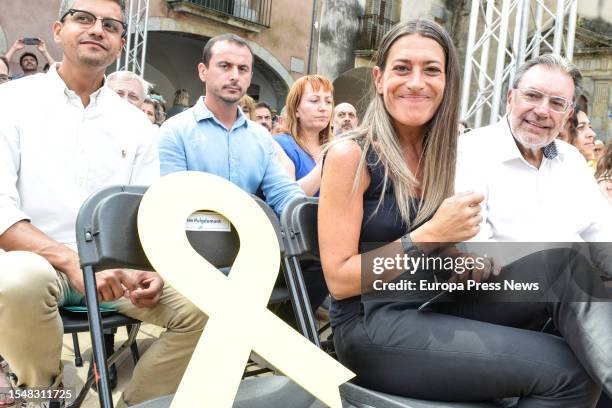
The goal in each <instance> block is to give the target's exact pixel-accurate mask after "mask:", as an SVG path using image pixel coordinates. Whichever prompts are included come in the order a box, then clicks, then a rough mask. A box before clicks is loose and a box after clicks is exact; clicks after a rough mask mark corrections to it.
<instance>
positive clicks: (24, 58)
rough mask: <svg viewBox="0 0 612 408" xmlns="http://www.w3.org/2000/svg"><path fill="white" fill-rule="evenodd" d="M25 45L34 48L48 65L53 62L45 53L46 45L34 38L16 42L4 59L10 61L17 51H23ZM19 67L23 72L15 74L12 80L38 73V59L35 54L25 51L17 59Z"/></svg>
mask: <svg viewBox="0 0 612 408" xmlns="http://www.w3.org/2000/svg"><path fill="white" fill-rule="evenodd" d="M27 45H29V46H35V47H36V49H38V51H39V52H40V53H41V54H42V55H43V57H45V59H46V60H47V63H48V64H49V65H51V64H53V63H54V62H55V60H54V59H53V57H52V56H51V54H49V51H47V45H46V44H45V42H44V41H43V40H41V39H40V38H36V37H26V38H21V39H18V40H16V41H15V42H14V43H13V45H12V46H11V48H10V49H9V50H8V51H7V53H6V59H7V60H9V61H11V60H12V58H13V56H15V53H17V51H20V50H23V49H24V48H25V47H26V46H27ZM19 66H20V67H21V70H22V71H23V74H16V75H15V76H14V79H18V78H21V77H24V76H28V75H34V74H37V73H38V57H37V56H36V54H34V53H32V52H29V51H26V52H24V53H23V54H21V56H20V57H19Z"/></svg>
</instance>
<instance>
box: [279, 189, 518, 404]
mask: <svg viewBox="0 0 612 408" xmlns="http://www.w3.org/2000/svg"><path fill="white" fill-rule="evenodd" d="M318 202H319V199H318V198H313V197H299V198H296V199H294V200H292V201H291V202H289V203H288V204H287V206H286V207H285V209H284V210H283V213H282V214H281V226H282V229H283V234H284V236H285V258H284V261H283V262H284V265H285V267H286V268H287V269H289V270H288V271H287V275H289V276H291V279H292V280H291V282H290V284H289V291H290V293H291V296H292V298H291V300H292V302H294V303H295V304H297V305H296V306H295V307H296V309H298V311H299V313H300V314H301V319H303V320H304V322H303V327H304V330H303V331H302V333H303V334H304V336H305V337H307V338H308V339H309V340H311V341H312V342H313V343H315V344H317V345H320V341H319V338H318V334H317V331H316V329H315V320H314V315H313V312H312V310H311V308H310V301H309V300H308V293H307V290H306V286H305V285H304V278H303V275H302V269H301V267H300V262H299V261H300V260H318V259H319V238H318V232H317V210H318ZM292 286H295V288H292ZM340 393H341V395H342V398H343V401H344V402H348V403H350V404H351V405H352V406H354V407H357V408H372V407H376V408H450V407H453V408H499V407H510V406H513V404H514V401H513V400H512V401H511V400H501V401H500V402H499V403H448V402H439V401H423V400H417V399H414V398H405V397H400V396H396V395H389V394H385V393H382V392H378V391H373V390H369V389H366V388H363V387H360V386H358V385H356V384H353V383H345V384H343V385H341V386H340Z"/></svg>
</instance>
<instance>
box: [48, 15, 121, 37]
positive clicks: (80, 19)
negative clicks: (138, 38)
mask: <svg viewBox="0 0 612 408" xmlns="http://www.w3.org/2000/svg"><path fill="white" fill-rule="evenodd" d="M68 15H70V17H71V20H72V21H74V22H75V23H77V24H79V25H81V26H82V27H85V28H90V27H93V25H94V24H96V20H100V21H102V29H104V31H106V32H107V33H109V34H115V35H117V34H119V35H121V36H122V37H123V36H124V35H125V34H126V30H127V25H126V24H125V23H124V22H123V21H119V20H115V19H114V18H110V17H97V16H94V15H93V14H91V13H90V12H89V11H85V10H77V9H70V10H68V11H67V12H66V13H65V14H64V15H63V16H62V18H60V21H61V22H62V23H63V22H64V19H65V18H66V16H68Z"/></svg>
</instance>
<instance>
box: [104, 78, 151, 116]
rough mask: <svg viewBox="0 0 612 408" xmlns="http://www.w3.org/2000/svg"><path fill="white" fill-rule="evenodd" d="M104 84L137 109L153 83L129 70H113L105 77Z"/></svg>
mask: <svg viewBox="0 0 612 408" xmlns="http://www.w3.org/2000/svg"><path fill="white" fill-rule="evenodd" d="M106 85H107V86H108V87H109V88H110V89H112V90H113V91H115V92H116V93H117V95H119V96H120V97H122V98H123V99H125V100H126V101H127V102H129V103H131V104H132V105H134V106H135V107H137V108H138V109H140V108H141V107H142V103H143V102H144V100H145V97H146V96H147V95H148V94H149V91H150V90H151V88H153V84H151V83H150V82H148V81H146V80H145V79H144V78H142V77H141V76H138V75H136V74H135V73H133V72H131V71H115V72H113V73H112V74H110V75H109V76H108V77H106Z"/></svg>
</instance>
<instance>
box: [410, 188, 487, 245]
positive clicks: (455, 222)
mask: <svg viewBox="0 0 612 408" xmlns="http://www.w3.org/2000/svg"><path fill="white" fill-rule="evenodd" d="M482 200H484V195H483V194H482V193H475V192H463V193H458V194H455V195H454V196H452V197H448V198H447V199H445V200H444V201H442V204H441V205H440V207H439V208H438V210H437V211H436V213H435V214H434V215H433V217H432V218H431V220H429V221H428V222H426V223H425V224H423V226H422V227H420V228H418V229H417V230H415V231H414V232H413V233H412V234H411V239H412V241H413V242H415V243H419V242H463V241H467V240H468V239H470V238H473V237H474V236H475V235H476V234H478V231H480V223H481V222H482V216H481V215H480V203H481V202H482Z"/></svg>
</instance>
